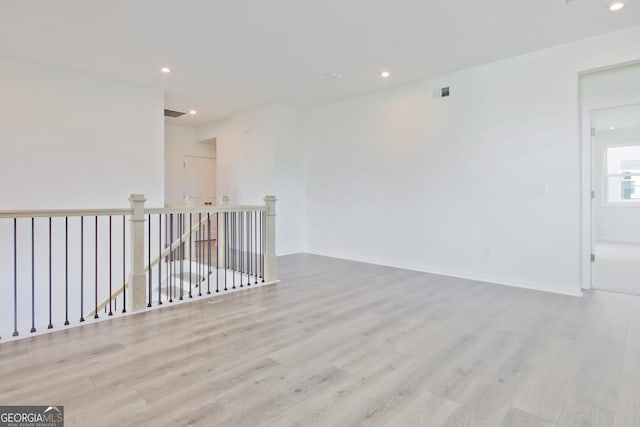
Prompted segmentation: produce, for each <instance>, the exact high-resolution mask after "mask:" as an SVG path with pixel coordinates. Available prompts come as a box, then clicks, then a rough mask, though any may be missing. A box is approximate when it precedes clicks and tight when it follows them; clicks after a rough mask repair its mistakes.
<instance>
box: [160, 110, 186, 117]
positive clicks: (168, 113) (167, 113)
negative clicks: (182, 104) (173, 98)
mask: <svg viewBox="0 0 640 427" xmlns="http://www.w3.org/2000/svg"><path fill="white" fill-rule="evenodd" d="M185 114H186V113H182V112H180V111H173V110H167V109H166V108H165V109H164V116H165V117H180V116H184V115H185Z"/></svg>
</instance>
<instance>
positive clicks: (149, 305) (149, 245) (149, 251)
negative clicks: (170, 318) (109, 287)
mask: <svg viewBox="0 0 640 427" xmlns="http://www.w3.org/2000/svg"><path fill="white" fill-rule="evenodd" d="M148 235H149V242H148V247H149V249H148V251H147V252H148V253H149V264H148V265H149V302H148V303H147V307H151V292H152V291H151V280H152V277H151V270H153V269H152V268H151V214H149V233H148Z"/></svg>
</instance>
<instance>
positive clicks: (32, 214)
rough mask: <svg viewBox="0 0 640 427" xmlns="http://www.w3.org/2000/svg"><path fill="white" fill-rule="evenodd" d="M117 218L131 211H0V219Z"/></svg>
mask: <svg viewBox="0 0 640 427" xmlns="http://www.w3.org/2000/svg"><path fill="white" fill-rule="evenodd" d="M109 215H111V216H118V215H131V209H69V210H63V209H55V210H24V211H0V218H49V217H51V218H59V217H66V216H68V217H77V216H109Z"/></svg>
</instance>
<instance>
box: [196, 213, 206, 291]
mask: <svg viewBox="0 0 640 427" xmlns="http://www.w3.org/2000/svg"><path fill="white" fill-rule="evenodd" d="M197 237H199V239H196V242H198V241H199V242H200V243H197V244H198V250H197V253H198V274H199V275H200V280H199V281H198V296H199V297H201V296H202V282H204V268H203V267H204V264H203V262H202V261H203V260H202V258H204V256H203V255H202V252H203V251H204V248H203V247H202V240H203V239H202V212H198V234H197Z"/></svg>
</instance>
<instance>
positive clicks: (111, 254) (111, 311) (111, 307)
mask: <svg viewBox="0 0 640 427" xmlns="http://www.w3.org/2000/svg"><path fill="white" fill-rule="evenodd" d="M112 222H113V221H112V217H111V215H109V316H113V305H112V300H113V298H112V296H113V262H112V257H113V245H112V243H113V236H112V235H111V230H112Z"/></svg>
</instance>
